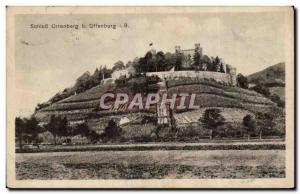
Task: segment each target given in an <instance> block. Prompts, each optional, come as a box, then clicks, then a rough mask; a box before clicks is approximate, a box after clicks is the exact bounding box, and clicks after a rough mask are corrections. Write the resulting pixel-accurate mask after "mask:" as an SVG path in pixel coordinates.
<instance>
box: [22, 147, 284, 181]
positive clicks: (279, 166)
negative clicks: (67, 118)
mask: <svg viewBox="0 0 300 194" xmlns="http://www.w3.org/2000/svg"><path fill="white" fill-rule="evenodd" d="M16 177H17V179H21V180H23V179H43V180H44V179H150V178H155V179H162V178H275V177H276V178H283V177H285V150H152V151H85V152H51V153H19V154H16Z"/></svg>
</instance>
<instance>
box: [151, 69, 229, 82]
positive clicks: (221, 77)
mask: <svg viewBox="0 0 300 194" xmlns="http://www.w3.org/2000/svg"><path fill="white" fill-rule="evenodd" d="M146 75H147V76H152V75H153V76H158V77H159V78H161V79H165V78H166V79H170V78H175V77H194V78H199V79H214V80H216V81H220V82H225V83H228V84H232V85H235V81H234V82H233V79H232V75H230V74H227V73H220V72H212V71H160V72H147V73H146Z"/></svg>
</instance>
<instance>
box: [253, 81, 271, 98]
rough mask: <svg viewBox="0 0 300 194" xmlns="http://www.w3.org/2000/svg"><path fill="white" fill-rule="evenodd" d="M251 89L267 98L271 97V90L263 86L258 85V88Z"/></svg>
mask: <svg viewBox="0 0 300 194" xmlns="http://www.w3.org/2000/svg"><path fill="white" fill-rule="evenodd" d="M251 89H252V90H254V91H256V92H257V93H260V94H262V95H264V96H265V97H269V96H270V90H269V88H267V87H265V86H263V85H262V84H257V85H256V86H254V87H252V88H251Z"/></svg>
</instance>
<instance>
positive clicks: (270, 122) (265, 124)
mask: <svg viewBox="0 0 300 194" xmlns="http://www.w3.org/2000/svg"><path fill="white" fill-rule="evenodd" d="M256 117H257V127H258V132H259V139H262V133H263V132H264V131H269V132H270V131H272V130H273V128H274V126H275V122H274V116H273V115H272V114H270V113H261V112H258V113H257V114H256Z"/></svg>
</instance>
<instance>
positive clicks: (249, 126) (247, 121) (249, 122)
mask: <svg viewBox="0 0 300 194" xmlns="http://www.w3.org/2000/svg"><path fill="white" fill-rule="evenodd" d="M243 125H244V126H245V127H246V130H247V135H248V140H250V135H251V133H253V132H255V129H256V120H255V118H254V117H253V116H252V115H249V114H248V115H246V116H245V117H244V118H243Z"/></svg>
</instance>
